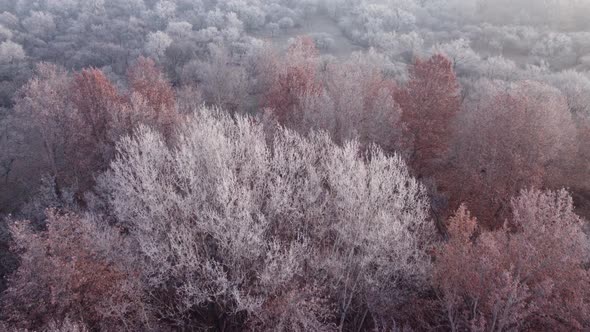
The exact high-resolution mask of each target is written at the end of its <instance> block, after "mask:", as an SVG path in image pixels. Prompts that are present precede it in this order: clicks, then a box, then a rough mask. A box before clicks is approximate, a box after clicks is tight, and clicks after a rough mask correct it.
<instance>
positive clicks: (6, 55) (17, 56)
mask: <svg viewBox="0 0 590 332" xmlns="http://www.w3.org/2000/svg"><path fill="white" fill-rule="evenodd" d="M25 57H26V54H25V51H24V49H23V47H22V46H21V45H20V44H17V43H15V42H13V41H10V40H7V41H4V42H2V43H0V64H10V63H13V62H16V61H19V60H23V59H24V58H25Z"/></svg>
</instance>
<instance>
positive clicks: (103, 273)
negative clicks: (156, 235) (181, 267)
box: [3, 210, 143, 331]
mask: <svg viewBox="0 0 590 332" xmlns="http://www.w3.org/2000/svg"><path fill="white" fill-rule="evenodd" d="M114 232H115V231H113V230H109V231H104V232H103V231H101V230H99V228H98V227H97V226H96V225H94V224H93V222H92V221H90V220H85V219H83V218H81V217H79V216H76V215H74V214H60V213H58V212H57V211H51V210H49V211H48V212H47V230H46V231H43V232H40V233H38V232H35V231H34V230H32V229H31V226H30V225H29V223H28V222H17V223H15V224H14V226H13V227H12V235H13V237H14V239H15V246H14V249H15V251H16V252H17V253H18V254H19V256H20V261H21V265H20V267H19V268H18V270H17V271H16V272H15V273H14V274H13V275H12V276H11V277H10V279H9V287H8V289H7V291H6V293H5V296H4V303H3V307H4V308H3V309H4V313H5V317H6V318H7V321H8V322H10V323H11V324H13V325H15V326H19V327H23V328H32V329H36V328H40V327H45V326H47V325H48V324H49V323H50V322H52V321H54V320H57V321H63V320H65V319H66V318H67V317H71V316H75V317H76V319H80V320H81V321H83V322H85V323H86V324H88V325H89V326H91V327H101V328H102V329H103V330H105V331H109V330H113V329H115V330H117V331H119V330H121V329H122V328H123V329H125V328H124V327H127V328H128V329H132V326H138V325H137V324H141V322H142V319H143V318H142V317H141V308H142V306H141V296H142V295H141V286H140V284H139V283H138V279H137V274H136V273H135V272H134V270H133V268H132V265H130V264H128V263H126V262H125V261H124V260H123V259H121V257H122V256H120V253H121V252H124V251H125V243H124V242H123V240H122V239H121V238H120V237H119V236H118V235H117V234H116V233H114ZM115 250H116V251H119V253H117V252H115Z"/></svg>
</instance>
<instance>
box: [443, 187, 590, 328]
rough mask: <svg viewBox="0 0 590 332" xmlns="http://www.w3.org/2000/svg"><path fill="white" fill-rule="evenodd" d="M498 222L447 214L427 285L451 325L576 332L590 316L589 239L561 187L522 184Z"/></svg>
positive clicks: (463, 211)
mask: <svg viewBox="0 0 590 332" xmlns="http://www.w3.org/2000/svg"><path fill="white" fill-rule="evenodd" d="M512 210H513V216H512V217H511V218H510V219H509V220H508V221H507V222H506V224H505V225H504V227H503V228H501V229H498V230H495V231H483V232H480V231H479V230H478V223H477V221H476V219H475V218H473V217H471V215H470V213H469V212H468V211H467V209H466V207H465V206H463V205H462V206H461V207H460V208H459V210H458V211H457V213H456V214H455V216H453V217H452V218H451V219H450V224H449V228H448V230H449V234H450V240H449V241H448V242H447V243H445V244H444V245H443V246H442V247H441V248H440V250H439V252H438V254H437V257H436V263H435V271H434V285H435V287H436V288H437V290H438V292H439V296H440V301H439V304H440V310H441V313H442V315H441V318H442V321H444V322H445V323H446V325H447V326H448V327H449V329H450V330H451V331H463V330H475V331H506V330H553V331H555V330H559V331H573V330H582V329H583V328H584V327H585V326H587V324H588V321H589V319H590V301H588V298H589V295H590V293H589V291H588V289H589V286H590V275H589V274H588V271H587V269H586V268H585V264H587V263H588V249H589V246H588V237H587V235H586V234H585V233H584V232H583V230H582V224H583V222H582V220H581V219H580V218H579V217H578V216H577V215H576V214H575V213H574V211H573V203H572V199H571V197H570V196H569V194H568V193H567V192H566V191H565V190H561V191H556V192H552V191H545V192H543V191H539V190H525V191H523V192H521V194H520V195H519V196H518V197H516V198H514V199H513V200H512Z"/></svg>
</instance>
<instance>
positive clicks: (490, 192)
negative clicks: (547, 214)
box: [444, 82, 576, 226]
mask: <svg viewBox="0 0 590 332" xmlns="http://www.w3.org/2000/svg"><path fill="white" fill-rule="evenodd" d="M575 132H576V130H575V127H574V125H573V122H572V118H571V114H570V113H569V111H568V109H567V104H566V102H565V99H564V98H563V96H561V95H560V94H559V93H558V92H557V91H555V90H553V89H551V88H549V87H547V86H544V85H542V84H539V83H534V82H522V83H518V84H517V85H515V86H514V87H513V88H511V89H509V90H507V91H497V92H494V91H493V92H492V96H490V97H489V98H483V99H482V100H481V101H479V102H478V104H477V105H475V106H473V107H470V108H467V109H466V110H465V114H464V117H463V119H462V122H461V126H460V129H459V133H458V138H457V145H456V146H455V148H456V151H455V154H454V160H453V164H454V166H455V167H453V168H452V169H450V170H451V171H454V174H452V175H450V176H449V177H448V178H446V179H444V182H445V185H446V187H447V188H448V189H450V190H451V197H452V200H453V202H452V204H453V205H455V206H457V205H456V204H458V203H455V202H460V201H463V202H466V203H467V204H468V205H469V207H470V209H471V210H472V211H473V212H474V213H476V214H477V216H478V217H479V219H480V220H481V221H482V222H483V223H485V224H487V225H489V226H499V224H501V222H502V221H503V219H504V218H506V217H507V216H508V213H509V212H510V198H511V197H512V196H514V195H516V194H518V192H519V191H520V190H522V189H525V188H529V187H531V186H535V187H543V186H546V185H548V184H549V181H548V179H549V178H550V177H554V176H555V174H556V172H557V171H559V170H561V169H562V168H564V166H563V165H564V162H565V161H567V160H571V159H573V154H574V153H575V146H576V143H575ZM451 173H452V172H451Z"/></svg>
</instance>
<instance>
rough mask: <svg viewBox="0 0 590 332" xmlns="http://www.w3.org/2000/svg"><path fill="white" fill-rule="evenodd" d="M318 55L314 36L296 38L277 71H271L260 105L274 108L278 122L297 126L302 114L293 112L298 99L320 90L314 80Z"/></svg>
mask: <svg viewBox="0 0 590 332" xmlns="http://www.w3.org/2000/svg"><path fill="white" fill-rule="evenodd" d="M317 57H318V51H317V49H316V47H315V43H314V42H313V39H311V38H310V37H299V38H297V40H296V41H295V42H294V43H293V45H291V46H290V47H289V50H288V51H287V55H286V56H285V57H284V58H283V59H281V60H280V62H279V63H278V65H277V66H275V68H276V72H274V73H271V75H273V77H272V78H271V82H272V86H271V89H270V91H268V92H267V93H266V96H265V101H264V103H263V104H264V106H265V107H268V108H270V109H272V110H273V113H274V115H275V117H276V119H277V120H278V121H279V123H281V124H295V125H296V124H297V123H298V122H301V119H300V117H301V114H294V113H295V112H294V110H295V107H296V106H297V105H298V103H299V98H300V97H301V96H303V95H304V94H306V93H312V94H319V93H320V91H321V87H320V85H319V84H318V83H317V81H316V75H317V73H316V71H317V63H316V60H317ZM275 61H277V62H278V61H279V60H277V59H275Z"/></svg>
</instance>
